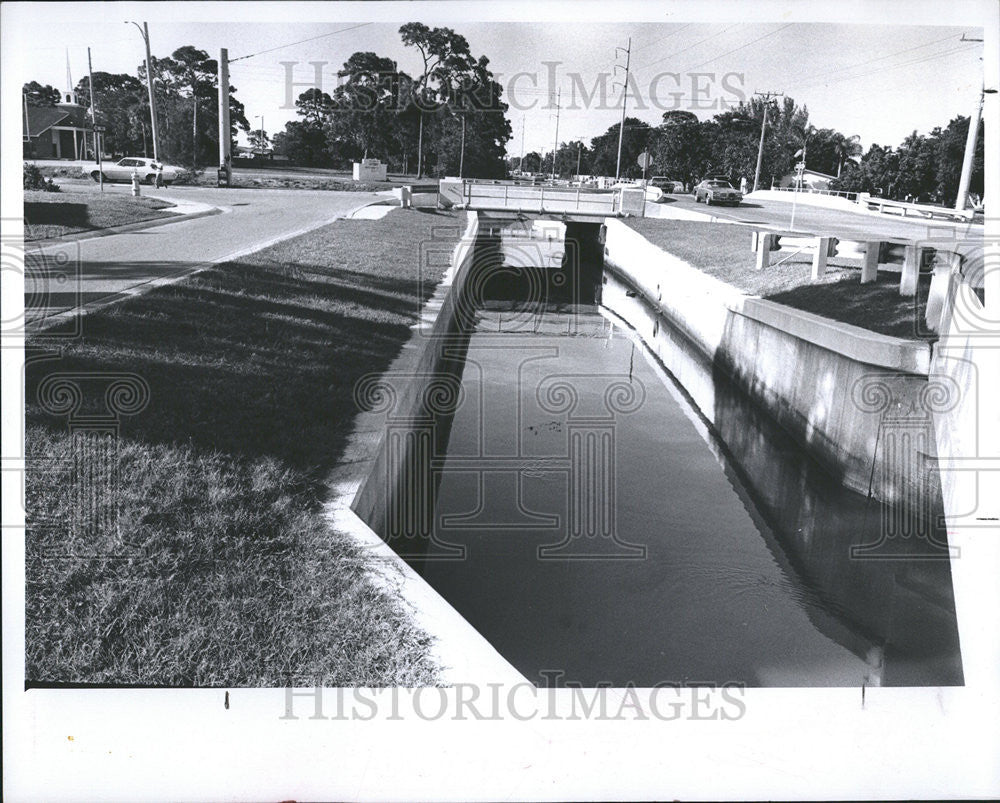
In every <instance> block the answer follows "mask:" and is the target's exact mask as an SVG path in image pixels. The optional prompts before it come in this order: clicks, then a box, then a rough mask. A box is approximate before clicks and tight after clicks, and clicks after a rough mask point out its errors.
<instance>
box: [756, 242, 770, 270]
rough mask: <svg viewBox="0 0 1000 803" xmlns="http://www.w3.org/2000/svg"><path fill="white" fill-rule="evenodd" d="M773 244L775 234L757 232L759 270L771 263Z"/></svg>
mask: <svg viewBox="0 0 1000 803" xmlns="http://www.w3.org/2000/svg"><path fill="white" fill-rule="evenodd" d="M773 246H774V235H773V234H760V233H758V234H757V265H756V267H757V270H764V268H766V267H767V266H768V265H770V264H771V249H772V247H773Z"/></svg>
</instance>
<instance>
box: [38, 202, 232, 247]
mask: <svg viewBox="0 0 1000 803" xmlns="http://www.w3.org/2000/svg"><path fill="white" fill-rule="evenodd" d="M222 212H223V210H222V209H220V208H219V207H217V206H213V207H211V208H209V209H203V210H201V211H198V212H188V213H186V214H181V215H173V217H160V218H155V219H154V220H140V221H139V222H138V223H125V224H124V225H122V226H111V227H110V228H107V229H94V230H93V231H81V232H77V233H75V234H65V235H63V236H62V237H51V238H49V239H47V240H26V241H25V243H24V245H25V247H28V246H29V245H30V246H32V247H37V246H41V247H43V248H44V247H47V246H50V245H55V244H56V243H66V242H76V241H78V240H92V239H95V238H97V237H111V236H112V235H115V234H125V233H127V232H130V231H140V230H142V229H152V228H154V227H156V226H166V225H167V224H168V223H179V222H181V221H184V220H196V219H197V218H200V217H209V216H211V215H221V214H222Z"/></svg>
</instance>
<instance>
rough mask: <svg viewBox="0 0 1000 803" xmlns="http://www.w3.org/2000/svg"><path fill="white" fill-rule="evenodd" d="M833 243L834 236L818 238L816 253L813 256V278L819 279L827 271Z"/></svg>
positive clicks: (814, 279)
mask: <svg viewBox="0 0 1000 803" xmlns="http://www.w3.org/2000/svg"><path fill="white" fill-rule="evenodd" d="M832 244H833V238H832V237H817V238H816V254H815V255H814V256H813V264H812V280H813V281H814V282H815V281H818V280H819V278H820V277H821V276H822V275H823V274H824V273H826V260H827V257H828V256H829V254H830V246H831V245H832Z"/></svg>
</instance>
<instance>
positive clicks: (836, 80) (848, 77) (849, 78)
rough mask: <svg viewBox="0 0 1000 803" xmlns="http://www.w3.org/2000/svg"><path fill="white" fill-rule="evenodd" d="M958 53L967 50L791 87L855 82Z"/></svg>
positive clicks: (965, 50) (953, 49) (798, 87)
mask: <svg viewBox="0 0 1000 803" xmlns="http://www.w3.org/2000/svg"><path fill="white" fill-rule="evenodd" d="M901 52H902V51H901ZM960 52H968V48H965V47H962V46H959V47H955V48H951V49H948V50H943V51H941V52H939V53H931V54H930V55H925V56H919V57H917V58H915V59H909V60H907V61H902V62H900V63H899V64H890V65H887V66H884V67H877V68H876V69H874V70H866V71H865V72H861V73H857V74H856V75H845V76H842V77H839V78H838V77H836V76H834V77H829V76H826V77H823V78H821V79H819V80H815V81H811V82H808V83H805V84H794V83H793V84H792V86H793V87H795V88H797V89H809V88H812V87H815V86H824V85H826V84H831V83H839V82H844V81H854V80H856V79H858V78H865V77H867V76H869V75H875V74H876V73H883V72H888V71H889V70H898V69H900V68H902V67H911V66H913V65H915V64H923V63H924V62H927V61H934V60H935V59H940V58H944V57H945V56H952V55H955V54H956V53H960ZM894 55H898V54H894ZM852 69H853V68H852Z"/></svg>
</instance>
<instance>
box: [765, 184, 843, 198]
mask: <svg viewBox="0 0 1000 803" xmlns="http://www.w3.org/2000/svg"><path fill="white" fill-rule="evenodd" d="M771 189H772V190H774V191H775V192H797V193H800V194H802V195H833V196H835V197H837V198H846V199H847V200H848V201H856V200H857V198H858V193H856V192H845V191H844V190H820V189H816V188H814V187H801V188H798V189H797V188H795V187H771Z"/></svg>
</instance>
